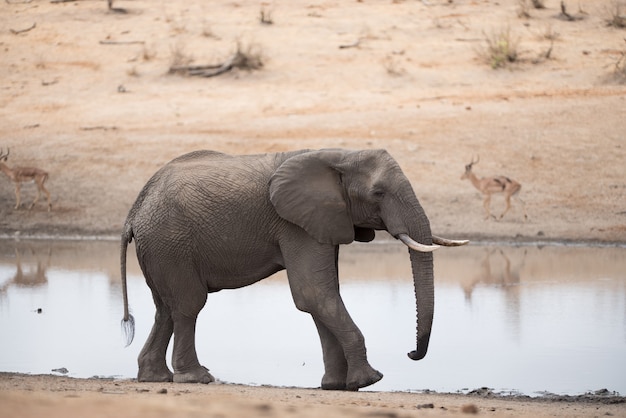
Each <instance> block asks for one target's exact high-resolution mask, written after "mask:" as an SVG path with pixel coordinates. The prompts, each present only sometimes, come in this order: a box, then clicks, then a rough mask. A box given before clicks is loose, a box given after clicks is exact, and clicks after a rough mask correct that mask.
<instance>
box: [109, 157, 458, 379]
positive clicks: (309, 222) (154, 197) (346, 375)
mask: <svg viewBox="0 0 626 418" xmlns="http://www.w3.org/2000/svg"><path fill="white" fill-rule="evenodd" d="M374 230H387V231H388V232H389V233H390V234H391V235H392V236H394V237H396V238H399V239H401V240H402V241H403V242H405V243H406V244H407V245H409V246H410V247H411V248H412V250H409V253H410V259H411V264H412V267H413V276H414V277H413V280H414V284H415V293H416V305H417V312H418V314H419V322H418V327H417V348H416V350H415V351H412V352H411V353H409V357H410V358H411V359H413V360H419V359H421V358H423V357H424V356H425V355H426V350H427V348H428V341H429V338H430V330H431V324H432V318H433V309H434V307H433V306H434V289H433V259H432V253H431V252H430V251H432V250H433V249H436V248H438V247H439V246H438V245H437V244H439V245H461V244H463V243H466V242H467V241H463V242H462V241H451V240H445V239H443V238H438V237H433V236H432V235H431V231H430V224H429V221H428V218H427V217H426V214H425V213H424V210H423V209H422V207H421V206H420V204H419V202H418V200H417V198H416V196H415V194H414V192H413V189H412V188H411V184H410V183H409V181H408V179H407V178H406V177H405V176H404V174H403V173H402V170H401V169H400V167H399V165H398V164H397V163H396V161H395V160H394V159H393V158H392V157H391V156H390V155H389V154H388V153H387V152H386V151H384V150H364V151H348V150H341V149H326V150H301V151H293V152H285V153H277V154H262V155H242V156H233V155H226V154H222V153H219V152H214V151H197V152H192V153H189V154H186V155H183V156H181V157H178V158H176V159H174V160H172V161H171V162H169V163H168V164H167V165H165V166H164V167H162V168H161V169H160V170H159V171H157V173H156V174H154V176H153V177H152V178H151V179H150V180H149V181H148V183H147V184H146V185H145V186H144V188H143V189H142V190H141V192H140V193H139V196H138V198H137V200H136V202H135V204H134V205H133V206H132V208H131V209H130V212H129V214H128V218H127V219H126V222H125V225H124V230H123V232H122V245H121V270H122V283H123V297H124V319H123V325H124V326H125V327H126V328H127V331H128V343H129V344H130V342H132V338H133V334H134V319H133V318H132V316H131V315H130V314H129V312H128V296H127V291H126V252H127V245H128V243H130V242H131V241H132V240H133V239H134V240H135V247H136V251H137V258H138V260H139V264H140V266H141V270H142V272H143V275H144V276H145V278H146V282H147V284H148V286H149V287H150V289H151V290H152V296H153V299H154V303H155V305H156V315H155V321H154V326H153V327H152V331H151V332H150V335H149V337H148V339H147V341H146V343H145V345H144V347H143V349H142V350H141V353H140V354H139V358H138V364H139V372H138V380H139V381H172V380H173V381H174V382H202V383H209V382H211V381H213V380H214V378H213V376H211V374H210V373H209V372H208V369H206V368H205V367H203V366H201V365H200V363H199V361H198V358H197V355H196V350H195V326H196V318H197V316H198V313H199V312H200V310H201V309H202V308H203V306H204V305H205V303H206V300H207V294H208V293H212V292H217V291H220V290H222V289H234V288H239V287H243V286H247V285H250V284H252V283H255V282H257V281H259V280H261V279H263V278H266V277H268V276H270V275H271V274H273V273H275V272H277V271H279V270H283V269H286V270H287V277H288V282H289V286H290V289H291V294H292V296H293V300H294V302H295V305H296V307H297V308H298V309H299V310H301V311H304V312H308V313H309V314H311V316H312V317H313V321H314V322H315V326H316V327H317V330H318V333H319V336H320V340H321V344H322V352H323V359H324V368H325V374H324V376H323V378H322V383H321V387H322V388H323V389H338V390H358V389H359V388H362V387H365V386H368V385H371V384H373V383H375V382H377V381H378V380H380V379H381V378H382V374H381V373H380V372H378V371H377V370H375V369H374V368H372V367H371V366H370V364H369V363H368V361H367V356H366V349H365V343H364V338H363V335H362V334H361V332H360V331H359V329H358V328H357V326H356V325H355V324H354V322H353V321H352V319H351V318H350V315H349V314H348V312H347V311H346V308H345V306H344V304H343V301H342V299H341V296H340V294H339V283H338V273H337V259H338V254H339V245H340V244H349V243H351V242H353V241H364V242H367V241H371V240H372V239H374ZM433 242H434V244H433ZM172 334H173V335H174V348H173V354H172V366H173V368H174V373H172V372H171V371H170V370H169V369H168V367H167V365H166V361H165V353H166V349H167V346H168V344H169V341H170V338H171V337H172Z"/></svg>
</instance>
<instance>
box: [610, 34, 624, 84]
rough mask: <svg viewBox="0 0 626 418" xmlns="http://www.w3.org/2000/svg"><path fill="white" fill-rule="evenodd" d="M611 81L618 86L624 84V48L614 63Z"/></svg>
mask: <svg viewBox="0 0 626 418" xmlns="http://www.w3.org/2000/svg"><path fill="white" fill-rule="evenodd" d="M624 41H626V38H625V39H624ZM612 79H613V81H615V82H617V83H619V84H626V46H625V47H624V49H623V50H622V52H621V53H620V55H619V57H618V58H617V61H615V66H614V67H613V76H612Z"/></svg>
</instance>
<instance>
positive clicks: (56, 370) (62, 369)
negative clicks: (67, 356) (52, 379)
mask: <svg viewBox="0 0 626 418" xmlns="http://www.w3.org/2000/svg"><path fill="white" fill-rule="evenodd" d="M52 372H54V373H61V374H68V373H69V372H70V371H69V370H67V369H66V368H65V367H61V368H58V369H52Z"/></svg>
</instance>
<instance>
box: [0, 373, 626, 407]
mask: <svg viewBox="0 0 626 418" xmlns="http://www.w3.org/2000/svg"><path fill="white" fill-rule="evenodd" d="M0 400H1V401H2V409H0V416H2V417H13V416H21V417H37V416H41V414H42V413H44V411H45V415H46V416H47V417H51V418H55V417H65V418H72V417H82V416H85V415H89V416H92V417H105V416H111V415H114V416H120V415H123V416H128V417H135V416H137V417H139V416H148V415H151V416H155V415H168V416H169V415H171V414H175V415H176V416H184V417H200V416H202V417H206V416H222V417H243V416H265V417H289V416H299V417H316V416H321V415H324V416H329V417H346V416H347V417H351V416H354V417H372V416H381V417H417V416H425V415H426V416H438V417H439V416H440V417H445V416H458V414H470V415H473V414H480V415H489V416H494V417H500V416H501V417H548V416H550V417H588V416H616V417H624V416H626V407H625V406H624V405H625V402H626V399H625V398H623V397H618V396H614V395H613V394H611V393H605V392H603V391H599V392H597V393H592V394H585V395H581V396H568V397H553V396H544V397H539V398H529V397H525V396H498V395H495V394H494V393H493V392H491V391H490V390H488V389H479V390H477V391H474V392H472V393H470V394H467V395H461V394H439V393H432V392H428V393H402V392H396V393H384V392H334V391H322V390H319V389H300V388H279V387H256V386H243V385H230V384H209V385H199V384H172V383H138V382H136V381H132V380H113V379H96V378H92V379H73V378H68V377H63V376H51V375H33V376H30V375H23V374H15V373H0Z"/></svg>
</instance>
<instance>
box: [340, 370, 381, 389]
mask: <svg viewBox="0 0 626 418" xmlns="http://www.w3.org/2000/svg"><path fill="white" fill-rule="evenodd" d="M382 378H383V374H382V373H381V372H379V371H378V370H374V369H373V368H372V367H371V366H370V365H369V364H368V365H366V366H365V367H362V368H359V369H358V370H349V371H348V380H347V382H346V387H345V389H346V390H351V391H356V390H359V389H360V388H364V387H366V386H369V385H373V384H374V383H376V382H378V381H379V380H380V379H382Z"/></svg>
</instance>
